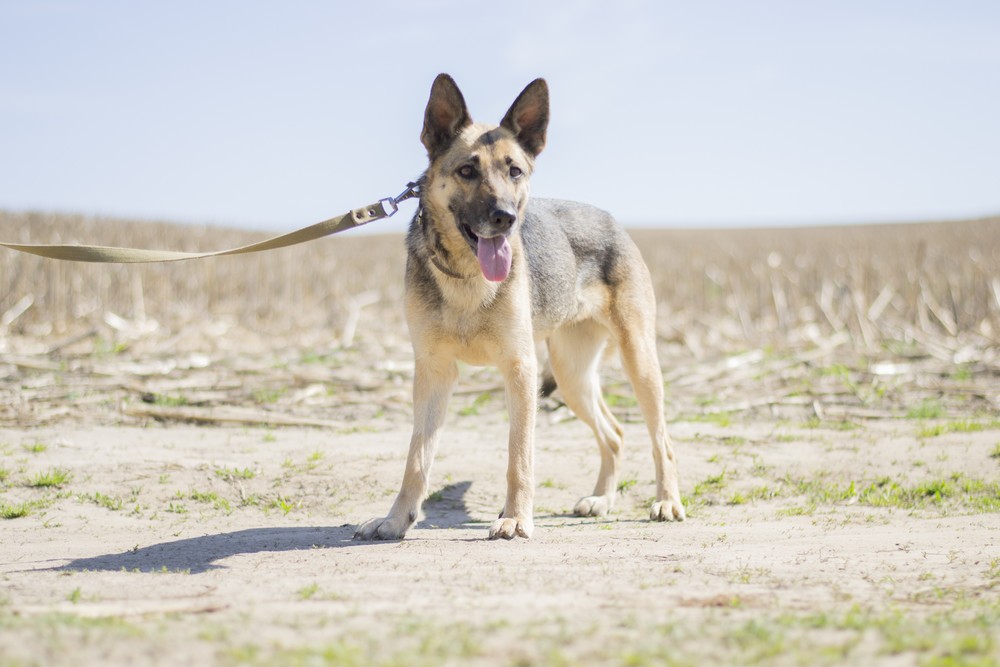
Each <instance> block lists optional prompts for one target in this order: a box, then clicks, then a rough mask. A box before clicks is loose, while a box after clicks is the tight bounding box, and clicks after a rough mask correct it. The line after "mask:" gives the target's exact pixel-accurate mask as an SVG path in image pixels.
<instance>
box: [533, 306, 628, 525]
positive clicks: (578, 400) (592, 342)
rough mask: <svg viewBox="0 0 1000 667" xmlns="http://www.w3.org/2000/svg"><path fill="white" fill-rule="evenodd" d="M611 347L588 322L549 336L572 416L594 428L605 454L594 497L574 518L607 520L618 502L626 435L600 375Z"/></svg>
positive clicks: (552, 360)
mask: <svg viewBox="0 0 1000 667" xmlns="http://www.w3.org/2000/svg"><path fill="white" fill-rule="evenodd" d="M607 342H608V330H607V329H606V328H605V327H604V326H603V325H601V324H599V323H597V322H595V321H593V320H589V321H586V322H581V323H577V324H572V325H568V326H565V327H562V328H561V329H559V330H558V331H556V332H555V333H553V334H552V335H551V336H549V340H548V344H549V360H550V364H551V366H552V373H553V375H554V376H555V380H556V383H557V384H558V385H559V389H560V391H561V392H562V396H563V399H564V400H565V401H566V405H568V406H569V408H570V410H572V411H573V413H574V414H575V415H576V416H577V417H578V418H579V419H580V421H582V422H583V423H584V424H586V425H587V426H589V427H590V429H591V430H592V431H593V432H594V437H595V438H596V439H597V445H598V447H599V448H600V450H601V471H600V473H598V475H597V483H596V484H595V485H594V492H593V493H592V494H591V495H589V496H586V497H584V498H581V499H580V500H579V502H577V504H576V507H574V508H573V512H574V513H575V514H577V515H579V516H603V515H605V514H607V513H608V511H610V510H611V507H612V505H614V502H615V492H616V491H617V483H618V468H619V465H620V463H621V455H622V429H621V426H620V425H619V424H618V421H617V420H616V419H615V417H614V415H612V414H611V411H610V410H609V409H608V406H607V404H605V402H604V397H603V396H602V395H601V384H600V379H599V377H598V374H597V371H598V366H599V365H600V361H601V357H602V352H603V350H604V347H605V345H607Z"/></svg>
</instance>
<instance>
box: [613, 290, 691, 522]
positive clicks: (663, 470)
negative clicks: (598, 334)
mask: <svg viewBox="0 0 1000 667" xmlns="http://www.w3.org/2000/svg"><path fill="white" fill-rule="evenodd" d="M633 284H636V283H633ZM638 284H639V285H642V284H646V285H648V277H647V278H646V280H645V281H644V283H638ZM623 296H624V298H621V296H620V297H619V298H618V299H617V300H616V305H615V307H614V309H613V312H612V322H613V323H618V325H616V329H617V331H616V332H615V333H616V337H617V338H618V345H619V347H620V349H621V357H622V365H623V366H624V367H625V373H626V374H627V375H628V378H629V381H630V382H631V383H632V389H633V391H635V397H636V400H637V401H638V402H639V409H640V410H642V416H643V417H644V418H645V420H646V427H647V428H648V429H649V437H650V438H651V439H652V441H653V465H654V468H655V470H656V501H655V502H654V503H653V506H652V507H651V508H650V511H649V518H650V519H652V520H653V521H666V520H668V519H673V520H675V521H683V520H684V506H683V505H682V504H681V495H680V489H679V487H678V483H677V459H676V458H675V456H674V450H673V446H672V445H671V442H670V435H669V434H668V433H667V425H666V421H665V420H664V416H663V372H662V371H661V370H660V361H659V359H658V357H657V354H656V328H655V313H656V305H655V300H654V298H653V293H652V288H651V287H650V288H648V289H643V288H642V287H640V288H639V289H638V290H636V292H635V293H634V294H631V295H623ZM629 296H631V297H632V298H628V297H629Z"/></svg>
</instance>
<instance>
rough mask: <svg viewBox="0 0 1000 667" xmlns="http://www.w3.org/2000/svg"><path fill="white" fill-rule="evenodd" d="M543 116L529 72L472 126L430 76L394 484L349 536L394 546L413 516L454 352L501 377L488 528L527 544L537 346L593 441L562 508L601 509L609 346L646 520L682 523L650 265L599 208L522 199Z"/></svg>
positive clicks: (617, 441) (609, 446)
mask: <svg viewBox="0 0 1000 667" xmlns="http://www.w3.org/2000/svg"><path fill="white" fill-rule="evenodd" d="M548 121H549V92H548V86H547V85H546V83H545V81H544V80H542V79H536V80H535V81H533V82H531V83H530V84H529V85H528V87H527V88H525V89H524V91H522V92H521V94H520V95H519V96H518V97H517V99H516V100H515V101H514V104H513V105H512V106H511V107H510V110H508V111H507V115H505V116H504V118H503V120H502V121H500V125H499V126H495V125H484V124H480V123H474V122H472V119H471V118H470V117H469V112H468V110H467V109H466V106H465V100H464V98H463V97H462V93H461V91H459V89H458V86H457V85H455V82H454V81H453V80H452V78H451V77H450V76H448V75H447V74H440V75H438V77H437V78H436V79H435V80H434V85H433V86H432V88H431V95H430V100H429V101H428V102H427V110H426V112H425V114H424V128H423V132H422V133H421V135H420V139H421V141H422V142H423V144H424V146H425V147H426V148H427V153H428V156H429V157H430V166H429V167H428V169H427V171H426V173H425V174H424V175H423V177H422V179H421V181H420V207H419V209H418V211H417V214H416V215H415V216H414V218H413V221H412V223H411V224H410V230H409V234H408V236H407V250H408V257H407V262H406V316H407V322H408V324H409V328H410V334H411V337H412V339H413V351H414V356H415V358H416V359H415V361H416V369H415V376H414V387H413V402H414V424H413V437H412V439H411V440H410V451H409V455H408V456H407V459H406V469H405V470H404V473H403V485H402V489H401V490H400V492H399V495H398V496H397V497H396V501H395V503H393V505H392V508H391V509H390V510H389V514H388V516H386V517H384V518H379V519H372V520H371V521H368V522H367V523H365V524H363V525H362V526H361V527H360V528H358V530H357V533H356V534H355V538H356V539H363V540H371V539H383V540H396V539H400V538H402V537H403V535H404V534H405V533H406V531H407V529H408V528H409V527H410V526H411V525H412V524H413V522H414V521H415V520H416V518H417V511H418V509H419V507H420V503H421V501H422V500H423V499H424V497H425V495H426V493H427V484H428V477H429V475H430V470H431V463H432V461H433V459H434V450H435V449H436V447H437V444H438V438H439V437H440V434H441V427H442V424H443V422H444V418H445V413H446V411H447V407H448V400H449V398H450V397H451V393H452V388H453V387H454V385H455V380H456V377H457V375H458V369H457V362H458V361H459V360H461V361H464V362H466V363H468V364H474V365H486V364H489V365H494V366H496V367H497V368H498V369H499V370H500V372H501V374H502V375H503V378H504V382H505V385H506V396H507V409H508V413H509V417H510V439H509V444H508V464H507V501H506V504H505V505H504V508H503V511H502V512H501V513H500V517H499V518H498V519H497V520H496V521H494V522H493V524H492V525H491V526H490V532H489V537H490V539H496V538H498V537H503V538H505V539H511V538H513V537H514V536H515V535H519V536H521V537H531V533H532V530H533V528H534V524H533V520H532V504H533V500H534V490H535V481H534V430H535V410H536V402H537V399H538V392H539V378H538V358H537V356H536V354H535V346H536V345H537V344H540V343H542V342H544V343H545V344H546V345H547V346H548V353H549V364H550V366H551V370H552V375H553V377H554V379H555V381H556V383H557V384H558V386H559V388H560V389H561V390H562V395H563V397H564V399H565V401H566V404H567V405H568V406H569V407H570V409H572V410H573V412H574V413H575V414H576V416H577V417H579V418H580V420H581V421H583V422H584V423H585V424H587V425H588V426H590V428H591V429H592V430H593V432H594V435H595V436H596V438H597V444H598V445H599V447H600V450H601V471H600V474H598V476H597V484H596V486H595V487H594V491H593V493H592V494H591V495H589V496H586V497H584V498H582V499H581V500H580V501H579V502H578V503H577V504H576V507H575V509H574V511H575V513H576V514H578V515H580V516H601V515H604V514H606V513H607V512H608V510H610V509H611V506H612V504H613V503H614V500H615V493H616V490H617V487H616V484H617V479H618V470H619V466H620V463H621V456H622V429H621V426H619V425H618V422H617V421H616V420H615V418H614V416H613V415H612V414H611V411H610V410H609V409H608V406H607V405H606V404H605V402H604V400H603V398H602V396H601V387H600V383H599V380H598V375H597V370H598V365H599V362H600V360H601V357H602V353H603V352H604V350H605V347H606V346H608V345H609V344H612V345H616V346H617V347H618V348H619V350H620V352H621V359H622V363H623V366H624V368H625V371H626V373H627V374H628V377H629V380H630V381H631V383H632V387H633V389H634V391H635V395H636V398H637V399H638V402H639V407H640V408H641V410H642V414H643V416H644V417H645V420H646V426H647V427H648V428H649V435H650V437H651V438H652V440H653V462H654V468H655V470H656V502H654V503H653V506H652V508H651V509H650V513H649V515H650V518H651V519H652V520H654V521H665V520H667V519H673V520H677V521H681V520H683V519H684V508H683V506H682V505H681V498H680V493H679V491H678V488H677V464H676V460H675V458H674V452H673V449H672V448H671V445H670V437H669V436H668V435H667V427H666V425H665V423H664V420H663V377H662V374H661V371H660V364H659V361H658V359H657V355H656V340H655V326H654V324H655V310H656V300H655V298H654V296H653V288H652V285H651V283H650V278H649V271H648V270H647V269H646V265H645V264H644V263H643V261H642V258H641V256H640V255H639V251H638V249H637V248H636V246H635V244H634V243H633V242H632V240H631V239H630V238H629V237H628V235H627V234H626V233H625V232H624V230H622V229H621V228H620V227H619V226H618V225H617V223H616V222H615V221H614V220H613V219H612V218H611V216H610V215H609V214H607V213H605V212H604V211H601V210H598V209H596V208H594V207H592V206H589V205H586V204H579V203H575V202H568V201H556V200H549V199H531V200H529V199H528V181H529V179H530V177H531V173H532V171H533V170H534V166H535V158H536V157H537V156H538V154H539V153H541V152H542V148H544V147H545V131H546V127H547V125H548Z"/></svg>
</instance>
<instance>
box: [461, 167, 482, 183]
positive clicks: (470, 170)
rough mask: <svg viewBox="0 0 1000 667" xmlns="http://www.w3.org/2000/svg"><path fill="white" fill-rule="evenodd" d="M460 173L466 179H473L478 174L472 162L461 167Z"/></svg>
mask: <svg viewBox="0 0 1000 667" xmlns="http://www.w3.org/2000/svg"><path fill="white" fill-rule="evenodd" d="M458 175H459V176H461V177H462V178H464V179H466V180H472V179H473V178H475V177H476V176H477V175H478V174H477V173H476V168H475V167H473V166H472V165H471V164H467V165H464V166H462V167H460V168H459V170H458Z"/></svg>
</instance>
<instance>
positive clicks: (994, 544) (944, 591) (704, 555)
mask: <svg viewBox="0 0 1000 667" xmlns="http://www.w3.org/2000/svg"><path fill="white" fill-rule="evenodd" d="M481 412H482V414H472V413H470V412H469V411H465V414H455V415H453V416H452V419H451V423H450V428H449V429H448V432H447V435H446V439H445V442H444V444H443V447H442V451H441V453H440V456H439V458H438V460H437V463H436V467H435V471H434V477H435V480H436V481H437V487H436V488H437V489H438V490H437V491H436V492H435V493H434V494H433V495H432V496H431V498H430V499H429V500H428V501H427V503H426V504H425V506H424V513H425V516H424V518H423V519H422V520H421V521H420V522H419V523H418V525H417V526H416V527H415V528H414V529H413V530H412V531H411V532H410V534H409V535H408V536H407V538H406V539H405V540H404V541H402V542H388V543H359V542H354V541H352V539H351V537H352V533H353V530H354V527H355V526H356V525H357V524H359V523H360V522H362V521H364V520H366V519H368V518H371V517H374V516H377V515H381V514H383V513H384V512H385V511H386V509H387V508H388V506H389V504H390V503H391V500H392V496H393V494H394V493H395V491H396V487H397V484H398V480H399V479H400V475H401V471H402V462H403V457H404V454H405V446H406V443H407V441H408V431H407V427H406V424H405V423H403V422H402V421H401V420H399V419H390V418H386V419H382V420H374V421H372V422H370V423H367V424H365V426H364V427H363V428H342V429H339V430H335V429H317V428H295V427H289V428H276V429H270V428H243V427H222V428H217V427H210V428H206V427H196V426H189V425H177V424H167V425H162V424H157V423H155V422H150V423H149V424H148V425H147V426H146V427H135V426H93V425H80V426H72V425H58V426H50V427H41V428H35V429H17V428H14V429H8V430H6V431H5V432H4V433H3V434H2V435H0V464H2V466H3V470H5V471H6V472H5V477H6V479H5V480H4V482H3V484H4V491H3V494H2V496H0V499H2V501H3V502H4V503H5V506H6V507H7V508H12V507H15V506H23V505H22V504H23V503H27V504H28V506H29V507H30V511H29V512H27V514H26V515H25V516H21V517H18V518H13V519H10V520H6V521H2V522H0V535H2V539H0V664H4V665H36V664H37V665H96V664H102V665H108V664H143V663H148V662H164V663H167V662H170V663H182V662H190V663H192V664H207V663H218V664H321V665H323V664H331V665H333V664H358V665H362V664H428V665H430V664H455V665H459V664H461V665H465V664H472V665H480V664H481V665H507V664H516V665H528V664H553V665H567V664H587V665H590V664H631V665H645V664H650V665H653V664H727V663H728V664H736V663H764V664H772V663H773V664H847V663H852V664H858V663H860V664H893V665H896V664H927V663H928V661H933V660H945V659H953V658H956V659H958V660H959V662H954V663H947V664H966V663H964V662H961V660H962V659H965V658H969V659H970V660H971V659H975V660H980V662H975V663H974V664H996V663H995V661H996V660H997V659H998V657H1000V642H998V641H997V639H996V637H997V632H996V631H997V628H998V625H997V623H998V619H1000V545H998V542H1000V515H998V505H1000V495H998V487H997V486H996V480H997V478H998V476H1000V459H998V458H997V456H998V453H997V450H998V449H1000V447H998V446H997V443H998V442H1000V433H998V431H997V430H995V429H996V428H997V426H996V424H995V422H990V421H985V422H983V421H980V422H975V423H977V424H980V426H982V430H975V429H972V428H964V429H962V428H956V427H949V424H954V423H955V422H948V421H945V420H937V421H933V422H925V421H919V422H918V421H916V420H883V421H871V422H866V423H863V424H861V425H859V426H857V427H855V428H851V429H850V430H845V427H844V426H838V427H837V428H831V427H824V426H823V425H817V424H815V423H813V424H805V423H802V422H787V421H762V420H751V421H746V422H733V423H728V424H727V423H712V422H675V423H673V424H672V433H673V435H674V438H675V440H676V441H677V451H678V455H679V456H680V460H681V471H682V484H681V487H682V491H683V493H684V495H685V498H686V502H687V506H688V510H689V519H688V521H687V522H685V523H682V524H652V523H649V522H648V521H646V520H644V516H645V512H646V508H647V506H648V501H649V498H650V496H651V495H652V465H651V462H650V460H649V459H650V457H649V448H648V444H647V440H646V435H645V429H644V427H643V426H642V425H641V424H640V423H637V422H636V421H633V420H630V421H628V422H627V423H626V425H625V426H626V437H627V442H628V450H627V458H626V465H625V471H626V481H625V483H624V484H623V485H622V492H621V494H620V498H619V503H618V505H617V506H616V507H615V509H614V511H613V513H612V514H611V515H610V516H609V517H607V518H606V519H600V520H594V519H579V518H575V517H572V516H569V515H568V514H567V511H568V510H569V509H570V508H572V506H573V504H574V502H575V500H576V499H577V497H578V496H581V495H585V493H586V492H588V491H589V489H590V486H591V484H592V482H593V478H594V477H595V476H596V470H597V463H598V461H597V453H596V446H595V445H594V443H593V441H592V440H591V437H590V435H589V433H588V432H587V431H586V429H585V427H583V426H582V425H581V424H579V423H578V422H576V421H573V420H567V419H566V417H567V415H566V413H565V409H561V410H555V411H553V412H547V413H546V414H544V415H543V416H542V418H541V420H540V422H541V424H540V426H539V433H538V456H537V466H538V475H537V477H538V485H539V486H538V494H537V501H536V502H537V518H536V533H535V536H534V537H533V538H532V539H531V540H530V541H527V540H522V539H518V540H515V541H511V542H504V541H499V542H490V541H487V540H486V539H485V536H486V532H487V527H488V525H489V520H490V519H491V518H492V517H493V516H495V514H496V511H497V508H499V507H500V506H501V504H502V499H503V469H504V446H503V443H504V436H505V429H506V425H505V423H504V419H503V416H502V414H500V413H499V412H498V411H492V412H491V411H487V410H483V411H481ZM558 422H561V423H558ZM962 423H966V424H968V423H973V422H962ZM935 424H937V425H938V428H937V429H935V428H933V426H934V425H935ZM929 427H930V428H929ZM935 431H937V432H935ZM53 473H55V475H53ZM46 475H48V476H49V477H50V479H48V480H47V481H50V482H57V483H55V484H53V485H51V486H45V485H44V484H43V483H44V482H45V481H46V480H45V479H44V478H45V476H46ZM53 477H54V479H53ZM880 480H881V486H879V485H878V483H879V481H880ZM893 488H895V489H898V493H896V492H893V491H891V490H892V489H893ZM894 493H895V495H894ZM879 498H881V499H882V500H879ZM934 664H945V663H934ZM968 664H973V663H972V662H970V663H968Z"/></svg>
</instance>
